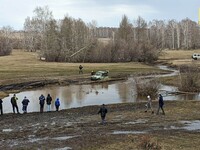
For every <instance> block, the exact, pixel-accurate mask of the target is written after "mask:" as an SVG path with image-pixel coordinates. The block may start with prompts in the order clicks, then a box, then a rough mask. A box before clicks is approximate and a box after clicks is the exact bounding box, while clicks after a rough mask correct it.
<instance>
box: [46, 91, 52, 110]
mask: <svg viewBox="0 0 200 150" xmlns="http://www.w3.org/2000/svg"><path fill="white" fill-rule="evenodd" d="M51 101H52V97H51V96H50V94H48V95H47V98H46V102H47V111H51Z"/></svg>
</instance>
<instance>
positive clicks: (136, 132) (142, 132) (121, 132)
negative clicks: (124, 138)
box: [112, 131, 147, 135]
mask: <svg viewBox="0 0 200 150" xmlns="http://www.w3.org/2000/svg"><path fill="white" fill-rule="evenodd" d="M144 133H147V132H146V131H113V133H112V134H115V135H116V134H144Z"/></svg>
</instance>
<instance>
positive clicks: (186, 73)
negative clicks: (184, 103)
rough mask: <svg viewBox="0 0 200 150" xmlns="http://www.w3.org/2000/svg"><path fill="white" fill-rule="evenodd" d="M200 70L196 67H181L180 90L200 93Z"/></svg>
mask: <svg viewBox="0 0 200 150" xmlns="http://www.w3.org/2000/svg"><path fill="white" fill-rule="evenodd" d="M199 73H200V69H199V68H198V67H197V66H196V65H183V66H180V85H179V87H178V88H179V90H180V91H185V92H199V91H200V82H199V79H200V74H199Z"/></svg>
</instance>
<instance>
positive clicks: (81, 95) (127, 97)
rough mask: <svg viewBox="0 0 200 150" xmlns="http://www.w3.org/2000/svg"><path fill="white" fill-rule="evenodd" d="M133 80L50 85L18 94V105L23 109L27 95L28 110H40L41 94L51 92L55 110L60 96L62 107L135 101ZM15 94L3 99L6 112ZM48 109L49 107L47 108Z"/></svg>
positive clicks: (8, 110) (10, 110) (52, 106)
mask: <svg viewBox="0 0 200 150" xmlns="http://www.w3.org/2000/svg"><path fill="white" fill-rule="evenodd" d="M131 86H132V82H117V83H101V84H91V85H69V86H64V87H48V88H43V89H39V90H32V91H26V92H21V93H18V94H16V95H17V97H18V99H19V100H18V106H19V109H20V112H22V111H21V109H22V104H21V102H22V100H23V98H24V96H26V97H27V98H28V99H29V100H30V103H29V105H28V112H32V111H39V99H38V98H39V96H40V95H41V94H43V95H44V96H47V94H48V93H50V94H51V96H52V98H53V102H52V105H51V109H52V110H55V107H54V102H55V99H56V98H60V101H61V106H60V108H61V109H67V108H74V107H82V106H87V105H101V104H103V103H105V104H111V103H122V102H134V101H135V100H136V97H133V96H132V95H133V94H132V92H133V89H132V88H130V87H131ZM12 96H13V94H10V95H9V97H6V98H4V99H3V108H4V112H5V113H8V112H12V107H11V103H10V99H11V97H12ZM45 109H47V108H45Z"/></svg>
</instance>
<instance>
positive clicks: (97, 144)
mask: <svg viewBox="0 0 200 150" xmlns="http://www.w3.org/2000/svg"><path fill="white" fill-rule="evenodd" d="M144 105H145V102H140V103H134V104H133V103H124V104H113V105H107V108H108V114H107V124H106V125H101V124H100V116H99V115H98V114H97V112H98V110H99V106H87V107H82V108H74V109H68V110H62V111H59V112H45V113H42V114H41V113H28V114H5V115H3V116H0V124H1V126H0V149H4V150H7V149H74V150H93V149H95V150H96V149H97V150H103V149H111V150H112V149H113V150H118V149H119V150H120V149H122V148H123V149H124V150H128V149H142V148H141V147H140V146H139V144H140V143H141V141H142V139H143V137H149V138H150V139H151V140H152V141H156V142H157V143H158V144H159V145H160V146H161V148H162V149H198V144H194V143H199V142H200V134H199V131H200V130H199V128H195V129H194V130H188V129H187V126H188V124H189V123H190V122H192V121H195V123H198V122H199V121H198V120H199V119H200V118H199V116H200V112H199V107H200V102H198V101H190V102H188V101H184V102H180V101H179V102H178V101H173V102H170V101H168V102H165V108H164V109H165V112H166V115H161V114H160V115H156V114H151V112H150V111H149V112H147V113H145V112H144V110H145V107H144ZM153 107H154V110H155V112H156V109H157V102H156V101H154V102H153ZM183 141H184V142H183Z"/></svg>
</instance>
